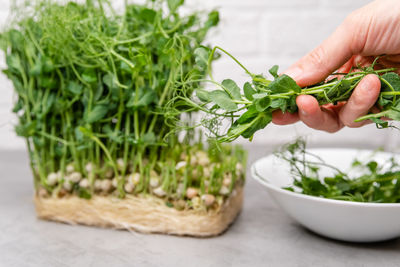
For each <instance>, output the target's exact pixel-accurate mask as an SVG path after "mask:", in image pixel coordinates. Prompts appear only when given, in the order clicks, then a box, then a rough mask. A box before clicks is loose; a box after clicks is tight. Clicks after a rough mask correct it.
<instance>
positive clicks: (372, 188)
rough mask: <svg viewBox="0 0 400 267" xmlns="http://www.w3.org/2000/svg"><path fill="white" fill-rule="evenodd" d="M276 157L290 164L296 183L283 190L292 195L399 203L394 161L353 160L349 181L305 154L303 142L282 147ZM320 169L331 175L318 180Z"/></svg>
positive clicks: (399, 172)
mask: <svg viewBox="0 0 400 267" xmlns="http://www.w3.org/2000/svg"><path fill="white" fill-rule="evenodd" d="M276 155H277V156H278V157H279V158H281V159H283V160H285V161H287V162H288V163H289V164H290V167H291V172H292V175H293V176H294V178H295V179H294V182H293V186H289V187H286V188H285V189H287V190H290V191H292V192H300V193H302V194H306V195H311V196H316V197H324V198H330V199H336V200H346V201H356V202H374V203H399V202H400V165H399V164H398V161H397V160H396V159H394V158H391V159H390V160H388V161H386V162H385V163H384V164H378V163H377V162H376V161H374V160H370V161H367V162H360V161H359V160H357V159H354V161H353V164H352V168H353V169H354V168H356V169H357V173H358V174H357V176H356V177H349V175H348V174H347V173H344V172H342V171H341V170H339V169H338V168H336V167H335V166H331V165H329V164H328V163H327V162H324V161H323V160H322V159H320V158H319V157H318V156H316V155H313V154H311V153H310V152H308V151H307V149H306V142H305V141H304V140H303V139H298V140H296V141H295V142H293V143H290V144H287V145H285V146H283V147H282V148H281V149H280V150H279V151H278V152H276ZM322 168H325V169H326V168H328V169H331V170H332V173H333V174H332V175H331V176H327V177H324V176H321V174H320V170H321V169H322ZM353 169H350V170H348V173H350V172H352V171H353Z"/></svg>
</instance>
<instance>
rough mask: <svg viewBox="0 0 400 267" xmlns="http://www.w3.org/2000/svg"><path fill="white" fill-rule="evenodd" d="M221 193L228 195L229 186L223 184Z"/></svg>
mask: <svg viewBox="0 0 400 267" xmlns="http://www.w3.org/2000/svg"><path fill="white" fill-rule="evenodd" d="M219 193H220V194H221V195H224V196H226V195H228V194H229V188H228V187H227V186H225V185H223V186H221V189H220V190H219Z"/></svg>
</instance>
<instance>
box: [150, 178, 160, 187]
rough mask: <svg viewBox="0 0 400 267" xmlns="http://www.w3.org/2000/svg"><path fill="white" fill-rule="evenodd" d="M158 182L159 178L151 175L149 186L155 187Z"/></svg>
mask: <svg viewBox="0 0 400 267" xmlns="http://www.w3.org/2000/svg"><path fill="white" fill-rule="evenodd" d="M159 184H160V179H159V178H158V177H151V178H150V186H151V187H157V186H158V185H159Z"/></svg>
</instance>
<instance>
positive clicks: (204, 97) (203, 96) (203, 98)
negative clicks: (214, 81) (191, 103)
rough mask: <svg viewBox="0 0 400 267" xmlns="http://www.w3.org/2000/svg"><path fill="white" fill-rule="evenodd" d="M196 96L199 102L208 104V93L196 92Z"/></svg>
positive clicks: (198, 90) (203, 91)
mask: <svg viewBox="0 0 400 267" xmlns="http://www.w3.org/2000/svg"><path fill="white" fill-rule="evenodd" d="M196 96H197V97H198V98H199V99H200V101H202V102H205V103H208V102H210V93H209V92H208V91H206V90H203V89H197V90H196Z"/></svg>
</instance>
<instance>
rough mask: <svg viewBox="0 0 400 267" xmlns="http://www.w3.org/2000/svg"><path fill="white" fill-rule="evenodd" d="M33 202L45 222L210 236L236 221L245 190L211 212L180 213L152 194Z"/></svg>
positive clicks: (232, 195) (143, 231) (50, 199)
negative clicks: (120, 197) (121, 197)
mask: <svg viewBox="0 0 400 267" xmlns="http://www.w3.org/2000/svg"><path fill="white" fill-rule="evenodd" d="M34 201H35V206H36V212H37V215H38V217H39V218H41V219H45V220H51V221H58V222H63V223H67V224H84V225H90V226H98V227H107V228H114V229H126V230H134V231H138V232H142V233H163V234H171V235H187V236H196V237H209V236H216V235H219V234H221V233H223V232H224V231H225V230H226V229H227V228H228V227H229V225H230V224H231V223H232V222H233V221H234V220H235V218H236V217H237V215H238V214H239V212H240V210H241V208H242V204H243V188H242V187H240V186H238V187H236V188H235V190H234V191H233V192H232V194H231V196H230V197H229V198H227V199H226V200H225V201H224V203H223V204H222V205H221V206H220V207H219V208H218V209H211V210H208V211H207V210H205V209H204V210H181V211H179V210H176V209H175V208H170V207H168V206H166V204H165V202H164V200H162V199H159V198H156V197H154V196H151V195H146V196H145V195H139V196H131V195H127V196H126V197H125V198H124V199H119V198H117V197H111V196H93V197H92V198H91V199H90V200H86V199H82V198H79V197H77V196H67V197H64V198H56V197H48V198H41V197H39V196H37V195H36V196H35V199H34Z"/></svg>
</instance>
